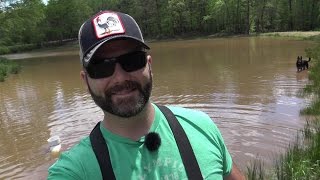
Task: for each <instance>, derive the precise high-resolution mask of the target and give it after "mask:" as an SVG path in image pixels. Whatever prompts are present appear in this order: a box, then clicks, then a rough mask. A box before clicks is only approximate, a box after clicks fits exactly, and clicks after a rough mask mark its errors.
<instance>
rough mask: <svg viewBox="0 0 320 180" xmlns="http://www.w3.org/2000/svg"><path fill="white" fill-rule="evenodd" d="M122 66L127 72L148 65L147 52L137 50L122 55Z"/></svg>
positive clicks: (120, 61)
mask: <svg viewBox="0 0 320 180" xmlns="http://www.w3.org/2000/svg"><path fill="white" fill-rule="evenodd" d="M119 63H120V64H121V67H122V68H123V69H124V70H125V71H127V72H133V71H137V70H139V69H141V68H143V67H145V66H146V63H147V58H146V52H143V51H137V52H133V53H130V54H126V55H124V56H122V57H121V58H120V60H119Z"/></svg>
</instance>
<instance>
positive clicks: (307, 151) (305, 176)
mask: <svg viewBox="0 0 320 180" xmlns="http://www.w3.org/2000/svg"><path fill="white" fill-rule="evenodd" d="M304 39H308V40H314V41H316V42H317V45H316V47H314V48H311V49H306V53H307V56H308V57H311V58H312V64H311V68H310V69H309V72H308V73H309V83H308V84H307V85H306V86H305V88H304V89H303V92H301V93H300V95H301V96H303V97H311V103H310V104H309V105H308V106H307V107H305V108H304V109H302V110H301V112H300V113H301V114H302V115H309V116H311V117H313V118H312V119H310V120H308V121H307V123H306V125H305V127H304V129H302V130H301V131H300V132H299V133H297V138H296V141H295V142H294V143H292V144H291V145H290V146H289V148H288V149H287V151H286V153H284V154H283V155H281V156H280V157H279V158H278V159H277V160H275V162H274V167H273V168H271V169H265V168H264V167H263V162H261V161H255V162H253V163H251V166H249V167H247V178H248V179H249V180H256V179H259V180H263V179H278V180H287V179H288V180H291V179H294V180H318V179H320V116H319V115H320V76H319V74H320V63H319V61H320V35H312V36H308V37H306V36H305V37H304Z"/></svg>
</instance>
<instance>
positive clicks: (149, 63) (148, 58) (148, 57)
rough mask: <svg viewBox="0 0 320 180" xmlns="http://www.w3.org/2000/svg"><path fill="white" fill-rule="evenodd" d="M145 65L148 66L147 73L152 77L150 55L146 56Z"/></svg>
mask: <svg viewBox="0 0 320 180" xmlns="http://www.w3.org/2000/svg"><path fill="white" fill-rule="evenodd" d="M147 64H148V67H149V73H150V75H151V76H152V75H153V73H152V68H151V64H152V57H151V56H150V55H148V56H147Z"/></svg>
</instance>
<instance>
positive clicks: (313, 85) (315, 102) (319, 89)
mask: <svg viewBox="0 0 320 180" xmlns="http://www.w3.org/2000/svg"><path fill="white" fill-rule="evenodd" d="M306 53H307V56H309V57H311V58H312V60H311V61H312V66H311V68H310V70H309V79H310V81H309V83H308V84H307V85H306V86H305V88H304V90H303V93H302V95H303V96H307V95H309V96H312V97H313V98H312V102H311V104H310V105H309V106H308V107H306V108H305V109H303V110H302V111H301V113H302V114H312V115H320V77H319V72H320V63H319V60H320V41H318V44H317V46H315V47H314V48H309V49H307V50H306Z"/></svg>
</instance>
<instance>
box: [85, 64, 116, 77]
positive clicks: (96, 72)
mask: <svg viewBox="0 0 320 180" xmlns="http://www.w3.org/2000/svg"><path fill="white" fill-rule="evenodd" d="M114 67H115V62H111V61H103V60H102V61H100V62H99V63H92V64H89V66H88V68H87V72H88V74H89V76H90V77H91V78H92V79H100V78H105V77H109V76H111V75H112V74H113V72H114Z"/></svg>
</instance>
